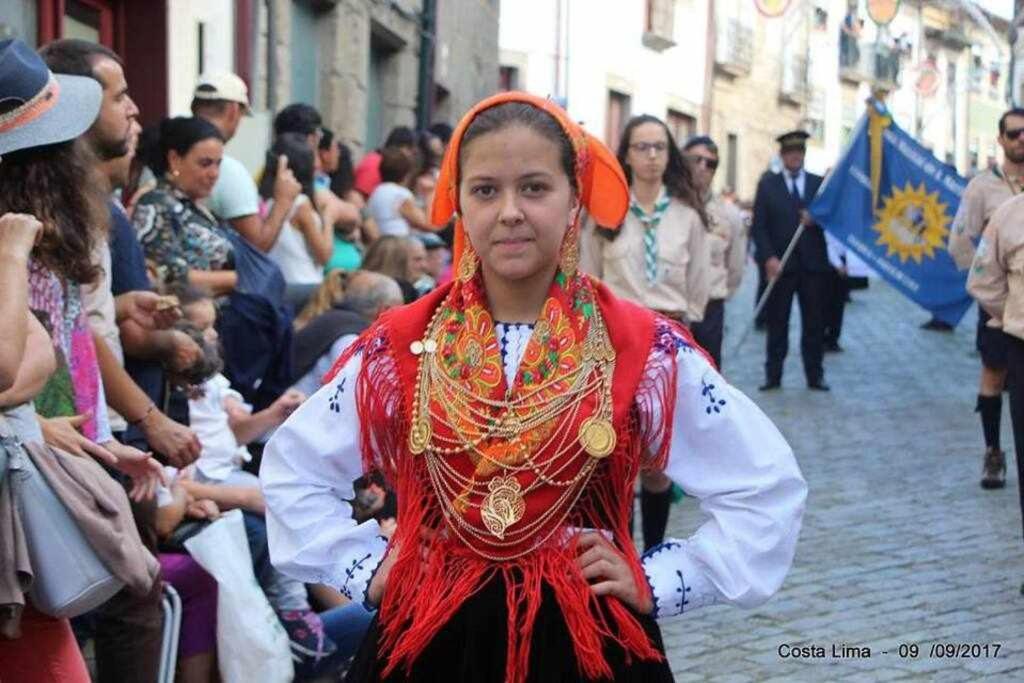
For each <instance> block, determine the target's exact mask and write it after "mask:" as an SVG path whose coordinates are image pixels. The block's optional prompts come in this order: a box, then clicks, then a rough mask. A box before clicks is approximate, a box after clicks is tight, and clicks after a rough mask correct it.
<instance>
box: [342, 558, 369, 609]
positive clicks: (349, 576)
mask: <svg viewBox="0 0 1024 683" xmlns="http://www.w3.org/2000/svg"><path fill="white" fill-rule="evenodd" d="M371 559H373V553H366V555H364V556H363V557H361V558H354V559H353V560H352V564H351V565H349V566H348V567H347V568H346V569H345V580H344V581H342V582H341V585H340V586H338V592H339V593H341V594H342V595H344V596H345V597H346V598H348V599H349V600H355V599H356V596H354V595H353V594H352V589H351V588H350V587H349V584H350V583H353V582H355V580H356V575H357V574H358V573H359V572H362V571H366V563H367V562H369V561H370V560H371ZM366 585H367V587H369V582H367V584H366Z"/></svg>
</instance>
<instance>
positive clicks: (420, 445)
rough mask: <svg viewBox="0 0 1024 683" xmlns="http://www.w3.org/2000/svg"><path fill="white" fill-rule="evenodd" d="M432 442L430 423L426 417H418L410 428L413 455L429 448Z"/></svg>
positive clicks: (410, 449)
mask: <svg viewBox="0 0 1024 683" xmlns="http://www.w3.org/2000/svg"><path fill="white" fill-rule="evenodd" d="M429 443H430V423H429V422H428V421H427V420H425V419H424V418H422V417H420V418H416V419H415V420H414V421H413V423H412V428H411V429H410V430H409V451H410V452H411V453H412V454H413V455H419V454H420V453H422V452H423V451H425V450H427V445H428V444H429Z"/></svg>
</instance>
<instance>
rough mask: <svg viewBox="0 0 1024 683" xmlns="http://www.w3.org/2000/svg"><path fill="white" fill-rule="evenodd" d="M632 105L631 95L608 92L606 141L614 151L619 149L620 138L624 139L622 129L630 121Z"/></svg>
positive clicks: (613, 91)
mask: <svg viewBox="0 0 1024 683" xmlns="http://www.w3.org/2000/svg"><path fill="white" fill-rule="evenodd" d="M631 108H632V104H631V102H630V97H629V95H626V94H625V93H621V92H617V91H615V90H609V91H608V112H607V115H606V116H605V128H604V139H605V141H606V142H607V143H608V146H609V147H611V148H612V149H618V147H619V138H620V137H622V129H623V128H625V127H626V121H628V120H629V115H630V110H631Z"/></svg>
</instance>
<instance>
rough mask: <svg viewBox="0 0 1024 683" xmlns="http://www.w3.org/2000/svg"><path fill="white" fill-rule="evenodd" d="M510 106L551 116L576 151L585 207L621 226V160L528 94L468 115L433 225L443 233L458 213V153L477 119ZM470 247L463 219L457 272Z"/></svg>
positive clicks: (447, 163) (489, 102)
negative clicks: (519, 104)
mask: <svg viewBox="0 0 1024 683" xmlns="http://www.w3.org/2000/svg"><path fill="white" fill-rule="evenodd" d="M507 102H522V103H525V104H529V105H533V106H534V107H537V108H538V109H541V110H543V111H545V112H546V113H548V114H550V115H551V117H552V118H554V119H555V121H557V122H558V124H559V125H560V126H561V127H562V130H563V131H565V134H566V136H567V137H568V138H569V140H570V141H571V142H572V146H573V149H574V150H575V151H576V186H577V187H578V188H579V190H580V202H581V203H582V204H583V207H584V208H585V209H586V210H587V212H588V213H589V214H590V215H591V216H593V217H594V220H595V221H597V223H598V224H599V225H603V226H618V225H620V224H621V223H622V220H623V218H624V217H625V215H626V211H628V210H629V185H628V184H627V183H626V177H625V175H623V173H622V168H621V167H620V166H619V162H618V160H617V159H616V158H615V155H614V154H612V152H611V150H609V149H608V148H607V147H606V146H605V145H604V143H602V142H601V141H600V140H598V139H597V138H595V137H594V136H592V135H590V134H589V133H587V132H586V131H585V130H583V128H581V127H580V126H579V125H578V124H577V123H576V122H575V121H573V120H572V119H571V118H569V114H567V113H566V111H565V110H564V109H562V108H561V107H559V106H558V105H557V104H555V103H554V102H552V101H551V100H547V99H544V98H541V97H537V96H536V95H531V94H529V93H525V92H516V91H513V92H503V93H499V94H497V95H494V96H492V97H488V98H487V99H485V100H483V101H481V102H479V103H478V104H477V105H476V106H475V107H473V108H472V109H470V110H469V112H467V113H466V115H465V116H463V117H462V120H461V121H459V125H458V126H457V127H456V128H455V132H454V133H452V139H451V142H449V144H448V149H447V151H446V152H445V155H444V161H443V162H442V164H441V174H440V177H439V178H438V181H437V188H438V189H437V192H436V193H435V194H434V204H433V206H432V207H431V210H430V221H431V222H432V223H433V224H434V225H436V226H438V227H440V226H443V225H445V224H446V223H447V222H448V221H449V219H451V217H452V215H453V214H455V213H457V212H458V211H459V187H458V179H459V151H460V147H461V143H462V138H463V136H464V135H465V134H466V130H467V129H468V128H469V124H471V123H472V122H473V119H475V118H476V116H477V114H479V113H480V112H482V111H484V110H485V109H490V108H491V107H496V106H498V105H501V104H505V103H507ZM465 244H466V231H465V229H464V228H463V225H462V219H461V218H460V219H459V220H458V221H457V222H456V223H455V244H454V248H453V250H452V251H453V254H452V267H453V270H454V272H458V265H459V259H460V258H461V256H462V251H463V249H464V248H465Z"/></svg>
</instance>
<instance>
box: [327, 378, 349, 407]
mask: <svg viewBox="0 0 1024 683" xmlns="http://www.w3.org/2000/svg"><path fill="white" fill-rule="evenodd" d="M347 381H348V377H342V378H341V381H340V382H338V385H337V386H336V387H334V393H333V394H331V397H330V398H329V399H327V406H328V407H329V408H330V409H331V412H332V413H335V414H340V413H341V397H342V396H344V395H345V382H347Z"/></svg>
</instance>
